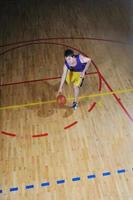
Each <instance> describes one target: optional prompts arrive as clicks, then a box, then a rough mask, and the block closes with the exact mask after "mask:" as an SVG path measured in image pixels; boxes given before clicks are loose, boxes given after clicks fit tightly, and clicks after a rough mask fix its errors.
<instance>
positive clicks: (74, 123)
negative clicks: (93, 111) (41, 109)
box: [64, 121, 78, 129]
mask: <svg viewBox="0 0 133 200" xmlns="http://www.w3.org/2000/svg"><path fill="white" fill-rule="evenodd" d="M77 123H78V121H75V122H73V123H71V124H69V125H67V126H65V127H64V129H68V128H71V127H72V126H74V125H76V124H77Z"/></svg>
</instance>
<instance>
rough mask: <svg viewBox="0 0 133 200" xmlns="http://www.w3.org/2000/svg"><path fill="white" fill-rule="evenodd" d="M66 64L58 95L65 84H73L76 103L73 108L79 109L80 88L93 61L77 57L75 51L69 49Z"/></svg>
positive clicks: (79, 55) (66, 53)
mask: <svg viewBox="0 0 133 200" xmlns="http://www.w3.org/2000/svg"><path fill="white" fill-rule="evenodd" d="M64 57H65V63H64V67H63V74H62V77H61V82H60V86H59V90H58V93H57V95H59V94H60V93H62V89H63V85H64V82H65V81H66V82H67V84H70V83H73V89H74V102H73V105H72V107H73V108H74V110H75V109H77V108H78V95H79V90H80V87H81V86H82V84H83V81H84V77H85V73H86V71H87V70H88V67H89V65H90V63H91V59H90V58H88V57H85V56H83V55H81V54H78V55H75V54H74V52H73V50H71V49H67V50H66V51H65V52H64Z"/></svg>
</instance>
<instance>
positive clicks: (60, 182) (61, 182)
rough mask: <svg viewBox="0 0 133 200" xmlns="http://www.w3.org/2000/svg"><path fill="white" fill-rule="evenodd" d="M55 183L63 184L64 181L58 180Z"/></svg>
mask: <svg viewBox="0 0 133 200" xmlns="http://www.w3.org/2000/svg"><path fill="white" fill-rule="evenodd" d="M56 182H57V184H63V183H65V180H58V181H56Z"/></svg>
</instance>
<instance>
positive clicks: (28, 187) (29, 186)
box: [25, 185, 34, 190]
mask: <svg viewBox="0 0 133 200" xmlns="http://www.w3.org/2000/svg"><path fill="white" fill-rule="evenodd" d="M32 188H34V185H26V186H25V189H26V190H29V189H32Z"/></svg>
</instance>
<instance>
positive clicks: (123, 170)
mask: <svg viewBox="0 0 133 200" xmlns="http://www.w3.org/2000/svg"><path fill="white" fill-rule="evenodd" d="M132 170H133V168H132ZM126 171H127V170H126V169H118V170H116V172H117V173H118V174H122V173H125V172H126ZM110 175H111V172H109V171H106V172H103V173H102V176H110ZM87 178H88V179H95V178H96V175H95V174H90V175H88V176H87ZM71 180H72V181H73V182H74V181H80V180H81V178H80V177H73V178H72V179H71ZM56 183H57V184H63V183H65V179H61V180H56ZM49 185H50V182H44V183H41V187H46V186H49ZM32 188H34V185H26V186H25V189H26V190H28V189H32ZM9 190H10V192H15V191H18V190H19V188H18V187H11V188H9ZM3 192H4V191H3V190H2V189H0V194H1V193H3Z"/></svg>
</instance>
